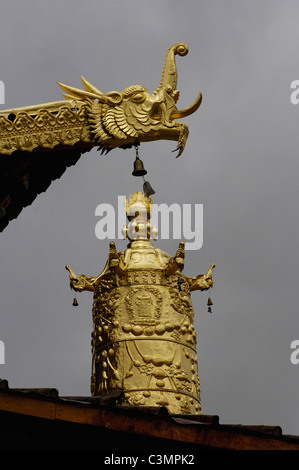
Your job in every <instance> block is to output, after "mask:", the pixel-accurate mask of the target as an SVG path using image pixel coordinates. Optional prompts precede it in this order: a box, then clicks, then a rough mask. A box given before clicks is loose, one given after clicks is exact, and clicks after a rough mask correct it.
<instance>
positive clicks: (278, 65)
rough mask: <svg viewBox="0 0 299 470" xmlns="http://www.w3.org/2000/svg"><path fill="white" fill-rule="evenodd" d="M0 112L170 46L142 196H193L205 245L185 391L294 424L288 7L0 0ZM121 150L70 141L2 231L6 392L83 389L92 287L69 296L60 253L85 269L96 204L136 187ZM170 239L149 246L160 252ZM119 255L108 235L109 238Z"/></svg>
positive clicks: (226, 415)
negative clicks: (178, 134)
mask: <svg viewBox="0 0 299 470" xmlns="http://www.w3.org/2000/svg"><path fill="white" fill-rule="evenodd" d="M0 40H1V73H0V79H1V80H3V81H4V83H5V101H6V103H5V105H2V109H4V108H7V107H9V108H11V107H17V106H26V105H32V104H38V103H44V102H46V101H56V100H57V99H61V94H60V92H61V90H60V88H59V87H58V85H57V81H60V82H62V83H66V84H69V85H72V86H75V87H80V88H81V81H80V76H81V75H83V76H84V77H85V78H86V79H87V80H89V81H90V82H92V83H93V84H94V85H95V86H96V87H98V88H99V89H100V90H101V91H103V92H108V91H111V90H122V89H123V88H125V87H126V86H129V85H132V84H136V83H140V84H141V85H144V86H146V87H147V88H148V89H149V91H153V90H154V89H155V88H156V87H157V85H158V84H159V81H160V77H161V72H162V66H163V62H164V58H165V53H166V50H167V49H168V47H169V46H170V45H172V44H173V43H175V42H179V41H184V42H186V43H187V44H188V46H189V54H188V55H187V56H186V57H177V59H176V63H177V68H178V89H179V90H180V92H181V94H180V100H179V103H178V105H179V107H181V108H182V107H185V106H187V105H189V104H190V103H191V102H193V101H194V99H195V98H196V96H197V94H198V92H199V90H200V91H201V92H202V94H203V102H202V105H201V107H200V108H199V110H198V111H197V112H196V113H195V114H193V115H192V116H189V117H188V118H186V119H185V120H184V122H186V124H187V125H188V126H189V130H190V135H189V139H188V142H187V146H186V148H185V151H184V153H183V155H182V156H181V157H180V158H179V159H175V156H174V154H173V153H171V151H172V150H173V149H174V148H175V146H176V143H175V142H171V141H168V142H167V141H165V142H164V141H160V142H155V143H148V144H143V145H141V147H140V152H139V153H140V158H141V159H142V160H143V162H144V164H145V166H146V168H147V170H148V175H147V177H148V179H149V181H150V182H151V184H152V186H153V187H154V189H155V190H156V194H155V196H154V198H153V199H154V202H156V203H162V202H166V203H168V204H171V203H173V202H176V203H179V204H183V203H191V204H196V203H197V204H203V214H204V224H203V228H204V241H203V246H202V248H201V249H200V250H198V251H188V252H187V253H186V260H185V268H184V273H185V274H187V275H190V276H193V275H196V274H199V273H203V272H205V271H206V270H207V269H208V267H209V266H210V264H211V263H212V262H214V263H216V269H215V271H214V282H215V284H214V288H213V289H212V291H211V297H212V300H213V302H214V306H213V314H212V315H211V314H209V313H207V307H206V302H207V297H208V296H207V295H206V294H205V293H200V292H194V293H193V295H192V300H193V304H194V309H195V312H196V328H197V332H198V356H199V375H200V381H201V400H202V408H203V412H204V413H205V414H217V415H219V417H220V422H221V423H230V424H233V423H240V424H244V425H245V424H264V425H279V426H281V427H282V430H283V432H284V433H285V434H297V435H299V407H298V392H299V364H298V365H294V364H292V363H291V361H290V355H291V352H292V351H291V349H290V344H291V342H292V341H293V340H296V339H298V340H299V328H298V323H299V319H298V305H299V299H298V297H299V289H298V287H299V286H298V258H299V255H298V253H299V250H298V231H299V220H298V215H299V214H298V196H299V194H298V170H299V163H298V160H299V146H298V144H299V132H298V129H299V105H297V106H296V105H293V104H292V103H291V101H290V95H291V91H292V90H291V89H290V84H291V82H292V81H293V80H296V79H299V60H298V59H299V3H298V1H277V0H267V1H266V0H265V1H257V0H251V1H249V0H247V1H242V0H238V1H234V0H206V1H200V0H186V1H185V2H179V1H176V0H159V1H157V0H150V1H145V0H109V1H100V0H85V1H84V2H81V1H77V0H72V1H70V0H59V1H58V0H51V1H43V0H25V1H23V2H21V1H16V0H9V1H7V0H2V2H1V15H0ZM134 158H135V155H134V151H133V150H132V151H130V150H126V151H124V150H120V149H118V150H115V151H112V152H110V153H109V155H108V156H101V155H100V153H99V152H96V150H92V151H91V152H89V153H86V154H85V155H84V156H83V157H82V158H81V159H80V160H79V162H78V163H77V164H76V165H75V166H74V167H72V168H69V169H68V170H67V172H66V173H65V174H64V175H63V176H62V178H61V179H59V180H57V181H55V182H54V183H53V184H52V185H51V186H50V188H49V189H48V190H47V191H46V193H43V194H41V195H39V197H38V198H37V199H36V200H35V201H34V203H33V204H32V206H30V207H28V208H26V209H25V210H23V212H22V213H21V215H20V216H19V217H18V219H17V220H15V221H13V222H11V223H10V224H9V226H8V227H7V228H6V229H5V231H4V232H3V233H2V234H1V251H0V253H1V254H0V257H1V274H0V297H1V317H0V339H1V340H2V341H4V343H5V353H6V354H5V364H4V365H0V377H1V378H6V379H7V380H8V381H9V384H10V386H11V387H54V388H57V389H58V390H59V393H60V395H89V394H90V391H89V386H90V373H91V346H90V340H91V336H90V335H91V331H92V315H91V307H92V295H91V294H90V293H82V294H80V295H78V296H77V298H78V301H79V307H77V308H74V307H73V306H72V299H73V294H72V292H71V291H70V289H69V282H68V275H67V274H68V273H67V272H66V271H65V265H66V264H68V265H70V266H71V267H72V268H73V269H74V271H75V272H76V273H78V274H81V273H85V274H90V275H95V274H99V273H100V272H101V270H102V269H103V267H104V265H105V262H106V259H107V254H108V245H109V241H108V240H104V241H100V240H98V239H97V238H96V236H95V225H96V222H97V220H98V219H97V218H96V217H95V209H96V207H97V205H98V204H100V203H111V204H116V202H117V196H118V195H128V194H130V193H132V192H134V191H135V190H141V188H142V184H141V181H139V179H138V178H134V177H133V176H132V175H131V172H132V168H133V161H134ZM178 242H179V240H170V241H168V242H166V241H164V240H161V241H159V242H156V245H157V246H158V247H160V248H162V249H163V250H165V251H167V252H168V253H170V254H171V255H173V254H174V253H175V251H176V249H177V246H178ZM116 244H117V248H118V249H119V250H121V249H124V248H125V246H126V243H125V242H124V241H118V240H117V242H116Z"/></svg>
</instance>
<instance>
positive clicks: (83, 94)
mask: <svg viewBox="0 0 299 470" xmlns="http://www.w3.org/2000/svg"><path fill="white" fill-rule="evenodd" d="M57 83H58V85H59V86H60V88H62V89H63V91H66V92H67V93H69V94H70V95H72V96H73V97H75V98H79V99H82V98H83V99H84V98H91V99H93V100H95V99H97V100H99V101H103V94H102V93H101V94H100V95H98V94H96V93H92V92H90V91H86V90H79V88H74V87H72V86H69V85H64V84H63V83H60V82H57Z"/></svg>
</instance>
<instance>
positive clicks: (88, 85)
mask: <svg viewBox="0 0 299 470" xmlns="http://www.w3.org/2000/svg"><path fill="white" fill-rule="evenodd" d="M81 80H82V83H83V85H84V88H85V90H86V91H90V92H91V93H95V94H96V95H102V92H101V91H100V90H98V89H97V88H96V87H95V86H94V85H92V84H91V83H90V82H88V81H87V80H86V78H84V77H82V76H81Z"/></svg>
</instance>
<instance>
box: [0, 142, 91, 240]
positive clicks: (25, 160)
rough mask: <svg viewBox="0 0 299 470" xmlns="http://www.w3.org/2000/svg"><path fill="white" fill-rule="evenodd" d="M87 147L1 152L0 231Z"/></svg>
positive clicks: (74, 161)
mask: <svg viewBox="0 0 299 470" xmlns="http://www.w3.org/2000/svg"><path fill="white" fill-rule="evenodd" d="M89 150H90V148H89V147H87V148H80V147H74V148H71V149H66V148H63V150H60V149H58V148H57V149H55V150H40V151H34V152H25V151H19V150H17V151H15V152H13V153H12V154H11V155H4V154H0V232H3V230H4V229H5V228H6V227H7V225H8V224H9V222H10V221H11V220H13V219H16V218H17V217H18V216H19V214H20V213H21V212H22V210H23V209H24V208H25V207H27V206H30V205H31V204H32V202H33V201H34V200H35V199H36V197H37V196H38V195H39V194H40V193H43V192H45V191H46V190H47V189H48V187H49V186H50V185H51V183H52V181H54V180H57V179H59V178H60V177H61V176H62V175H63V173H64V172H65V171H66V169H67V168H68V167H70V166H72V165H75V164H76V163H77V161H78V160H79V158H80V157H81V155H82V154H83V153H85V152H87V151H89Z"/></svg>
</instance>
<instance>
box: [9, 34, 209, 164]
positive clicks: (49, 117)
mask: <svg viewBox="0 0 299 470" xmlns="http://www.w3.org/2000/svg"><path fill="white" fill-rule="evenodd" d="M187 53H188V47H187V45H186V44H185V43H183V42H179V43H176V44H174V45H172V46H171V47H170V48H169V49H168V51H167V53H166V58H165V62H164V67H163V72H162V77H161V81H160V83H159V85H158V87H157V88H156V90H155V91H154V92H153V93H152V94H150V93H149V91H148V90H147V89H146V88H145V87H144V86H141V85H132V86H129V87H127V88H125V89H124V90H122V91H120V92H118V91H110V92H108V93H102V92H101V91H99V90H98V89H97V88H96V87H95V86H94V85H92V84H91V83H89V82H88V81H87V80H85V78H83V77H82V82H83V85H84V90H80V89H78V88H74V87H72V86H68V85H64V84H62V83H59V85H60V87H61V88H62V89H63V91H64V92H65V93H62V95H63V96H64V98H66V99H67V100H62V101H55V102H52V103H44V104H39V105H34V106H27V107H22V108H15V109H6V110H1V111H0V154H9V155H10V154H11V153H13V152H14V151H16V150H20V151H27V152H28V151H29V152H32V151H39V150H40V149H42V150H44V149H54V148H59V149H65V148H72V147H74V146H75V145H76V146H78V147H80V148H81V149H90V148H91V147H94V146H98V147H99V149H101V150H102V151H106V152H108V151H109V150H111V149H113V148H116V147H121V148H128V147H129V148H130V147H131V146H132V145H139V143H141V142H149V141H153V140H161V139H166V140H175V141H177V142H178V145H177V148H176V149H175V150H174V151H178V155H177V156H179V155H181V154H182V152H183V150H184V147H185V145H186V141H187V138H188V134H189V130H188V127H187V126H186V124H183V123H182V122H179V121H177V120H176V119H179V118H183V117H186V116H188V115H190V114H191V113H193V112H195V111H196V110H197V109H198V107H199V106H200V103H201V99H202V96H201V93H199V95H198V97H197V99H196V100H195V102H194V103H193V104H192V105H191V106H189V107H187V108H185V109H181V110H179V109H177V107H176V104H177V101H178V98H179V91H178V90H177V70H176V64H175V56H176V55H180V56H184V55H186V54H187Z"/></svg>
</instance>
